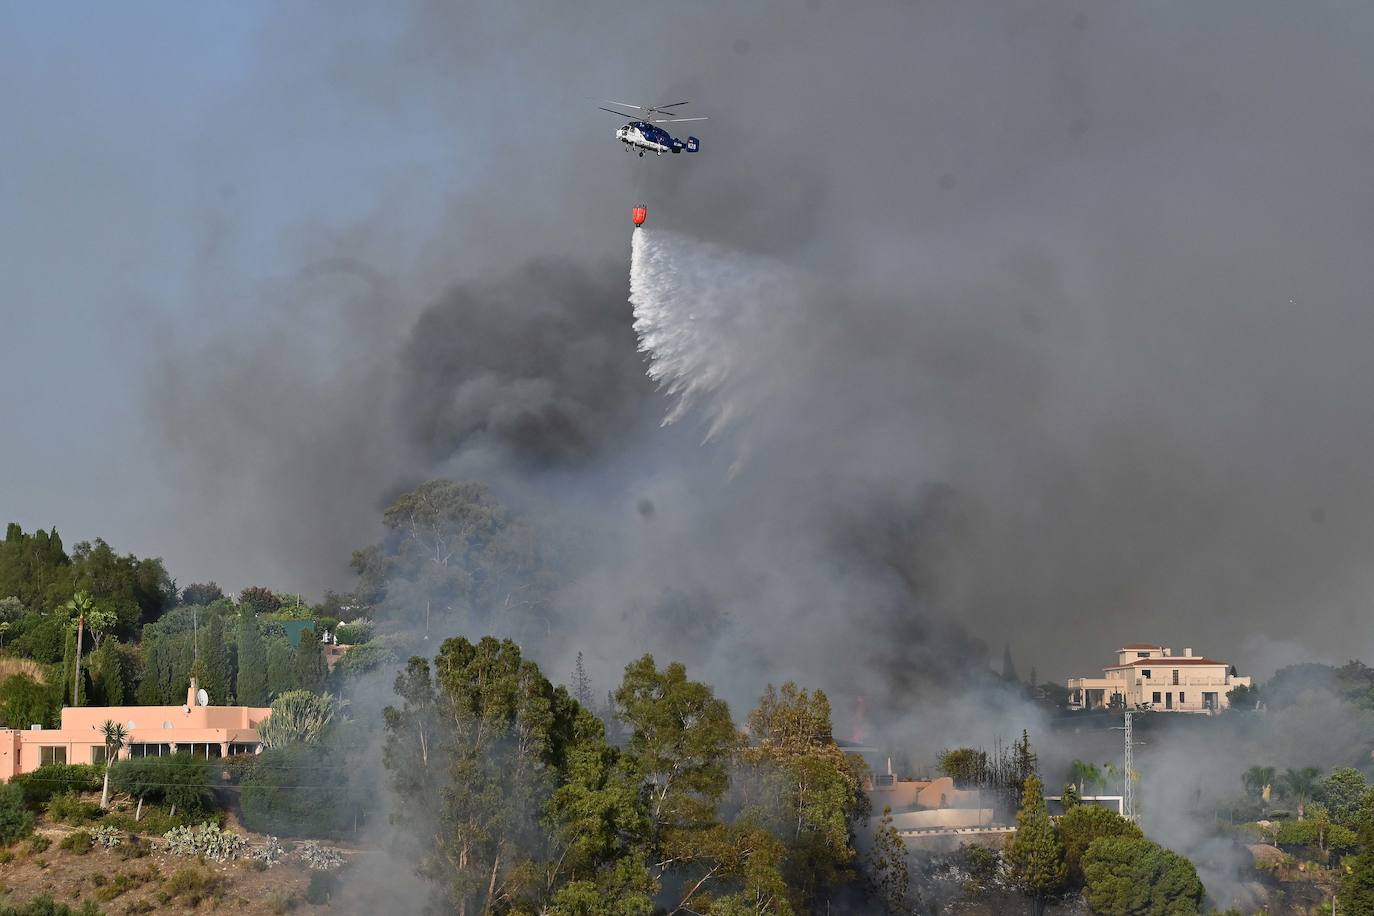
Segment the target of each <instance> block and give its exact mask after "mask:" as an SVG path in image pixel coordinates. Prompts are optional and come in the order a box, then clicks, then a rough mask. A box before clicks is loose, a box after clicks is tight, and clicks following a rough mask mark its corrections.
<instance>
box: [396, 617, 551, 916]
mask: <svg viewBox="0 0 1374 916" xmlns="http://www.w3.org/2000/svg"><path fill="white" fill-rule="evenodd" d="M397 693H398V694H399V695H400V697H401V698H402V700H403V705H402V706H400V707H389V708H388V709H387V710H386V723H387V744H386V754H385V760H386V766H387V769H388V770H389V771H390V773H391V776H392V784H393V786H394V787H395V790H396V793H397V798H398V805H399V808H398V811H397V816H398V817H400V818H402V819H404V820H405V821H406V822H409V823H413V824H416V825H423V826H422V827H421V829H420V833H421V835H422V836H423V837H424V841H423V854H422V859H423V861H422V865H421V870H422V872H423V873H424V874H426V875H428V876H429V877H431V878H432V879H433V880H434V882H435V884H436V887H437V888H438V889H439V891H440V893H441V896H442V898H443V899H444V901H445V905H446V907H447V908H448V909H449V910H451V911H460V912H470V913H477V912H485V911H488V910H489V908H491V907H493V906H498V908H500V909H505V908H506V906H499V901H511V900H513V899H519V898H521V897H524V896H527V895H529V894H530V893H532V888H531V887H530V885H529V883H528V882H529V881H530V880H531V875H532V874H535V873H537V872H538V871H539V866H538V863H539V862H540V861H542V860H543V852H544V846H543V844H544V841H545V834H544V831H543V830H541V829H540V828H539V820H540V813H541V811H542V810H543V808H544V804H545V802H546V801H547V799H548V797H549V796H550V794H551V793H552V792H553V791H554V789H556V787H557V785H556V784H557V782H558V777H559V773H558V772H557V769H558V765H559V764H560V763H561V762H562V761H563V760H564V759H565V755H566V753H567V746H566V745H567V740H568V736H569V735H571V734H574V733H575V728H574V718H575V709H576V706H575V704H574V703H573V702H572V701H571V699H570V698H568V696H567V694H566V692H563V691H561V690H559V691H555V690H554V689H553V687H552V686H551V685H550V684H549V682H548V681H547V680H546V679H545V678H544V677H543V675H542V674H541V673H540V671H539V669H538V667H537V666H536V665H535V664H534V663H533V662H530V661H527V660H526V659H524V658H522V657H521V655H520V650H519V648H518V647H517V646H516V645H515V644H514V643H512V642H510V641H509V640H507V641H504V642H498V641H497V640H495V639H491V638H490V637H488V638H486V639H483V640H481V642H479V643H477V644H475V645H474V644H473V643H470V642H468V641H467V640H465V639H448V640H445V641H444V643H443V645H442V646H441V647H440V650H439V654H438V656H437V657H436V658H435V660H434V665H433V675H432V676H431V668H430V665H429V664H428V663H427V662H426V661H425V660H424V659H421V658H412V659H411V660H410V662H409V664H408V665H407V668H406V671H405V672H404V673H403V674H402V675H401V677H400V678H398V679H397ZM507 906H508V904H507Z"/></svg>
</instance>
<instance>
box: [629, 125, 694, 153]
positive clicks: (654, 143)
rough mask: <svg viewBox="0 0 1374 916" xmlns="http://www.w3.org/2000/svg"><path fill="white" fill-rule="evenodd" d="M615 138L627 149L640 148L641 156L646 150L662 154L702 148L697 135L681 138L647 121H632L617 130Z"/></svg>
mask: <svg viewBox="0 0 1374 916" xmlns="http://www.w3.org/2000/svg"><path fill="white" fill-rule="evenodd" d="M615 138H616V139H617V140H619V141H620V142H621V143H624V144H625V147H626V149H629V150H639V155H641V156H643V155H644V154H645V153H646V152H648V153H653V154H655V155H657V156H662V155H663V154H664V153H680V152H682V151H684V150H686V151H687V152H689V153H695V152H696V151H697V150H699V149H701V141H700V140H698V139H697V138H696V137H688V138H687V139H686V140H679V139H678V138H677V137H674V136H673V135H672V134H670V133H668V132H667V131H666V130H664V129H663V128H661V127H655V126H654V125H652V124H649V123H647V122H645V121H631V122H630V123H628V124H626V125H625V126H624V127H622V128H620V129H619V130H617V131H616V132H615Z"/></svg>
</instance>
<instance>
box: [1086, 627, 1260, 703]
mask: <svg viewBox="0 0 1374 916" xmlns="http://www.w3.org/2000/svg"><path fill="white" fill-rule="evenodd" d="M1241 686H1245V687H1248V686H1250V678H1248V677H1239V676H1237V675H1236V674H1235V669H1234V668H1233V667H1232V666H1231V665H1230V664H1228V663H1226V662H1219V661H1217V660H1216V659H1213V658H1205V657H1203V656H1200V655H1194V654H1193V650H1192V649H1184V650H1183V654H1182V655H1174V653H1173V650H1172V649H1170V648H1169V647H1168V646H1155V645H1150V644H1148V643H1131V644H1130V645H1128V646H1122V647H1121V648H1120V649H1117V650H1116V664H1115V665H1109V666H1107V667H1106V668H1103V669H1102V677H1072V678H1069V708H1070V709H1110V708H1111V707H1112V706H1113V705H1119V706H1121V707H1122V708H1125V709H1135V708H1137V707H1141V706H1148V707H1149V708H1150V709H1153V710H1156V711H1159V712H1202V713H1213V712H1220V711H1221V710H1223V709H1225V708H1226V707H1227V706H1228V705H1229V704H1228V703H1227V700H1226V692H1227V691H1228V690H1231V689H1232V688H1234V687H1241ZM1118 696H1119V697H1120V698H1121V699H1119V700H1114V699H1113V698H1114V697H1118Z"/></svg>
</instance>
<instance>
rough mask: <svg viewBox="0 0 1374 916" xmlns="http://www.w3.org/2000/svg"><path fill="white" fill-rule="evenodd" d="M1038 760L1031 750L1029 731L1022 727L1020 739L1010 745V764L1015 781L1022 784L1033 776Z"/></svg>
mask: <svg viewBox="0 0 1374 916" xmlns="http://www.w3.org/2000/svg"><path fill="white" fill-rule="evenodd" d="M1039 762H1040V758H1039V757H1037V756H1036V754H1035V751H1033V750H1031V743H1030V732H1028V731H1026V730H1025V729H1022V730H1021V740H1020V741H1018V742H1016V743H1015V744H1013V745H1012V764H1013V767H1014V768H1015V769H1014V772H1015V774H1016V781H1017V782H1018V783H1021V784H1024V783H1025V781H1026V780H1027V779H1029V778H1030V777H1031V776H1034V775H1035V769H1036V766H1037V765H1038V764H1039Z"/></svg>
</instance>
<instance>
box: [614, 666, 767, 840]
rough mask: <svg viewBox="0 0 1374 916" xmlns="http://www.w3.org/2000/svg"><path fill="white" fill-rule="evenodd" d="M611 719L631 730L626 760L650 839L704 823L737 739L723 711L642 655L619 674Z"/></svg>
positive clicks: (707, 694)
mask: <svg viewBox="0 0 1374 916" xmlns="http://www.w3.org/2000/svg"><path fill="white" fill-rule="evenodd" d="M615 702H616V708H617V715H618V717H619V718H620V720H621V721H623V722H624V723H625V724H626V725H627V726H628V727H629V728H630V730H631V735H630V741H629V746H628V747H627V748H626V758H627V760H628V761H629V764H630V766H631V767H633V768H634V770H635V772H636V773H637V774H638V776H639V779H640V780H641V782H642V784H643V786H644V790H645V792H646V793H647V794H648V798H649V811H650V816H651V817H652V818H653V822H654V826H655V830H656V832H662V831H672V830H677V829H688V828H692V827H695V826H700V825H703V824H710V823H711V822H713V821H714V819H715V808H716V803H717V802H718V801H719V800H720V797H721V795H723V794H724V792H725V789H726V786H727V785H728V784H729V775H728V764H729V761H730V757H731V755H732V754H733V752H734V750H735V749H736V748H737V747H738V746H739V743H740V738H739V735H738V733H737V732H736V731H735V726H734V723H733V722H731V720H730V708H729V707H728V706H727V705H726V704H725V701H723V700H719V699H717V698H716V696H715V694H714V693H713V692H712V690H711V688H710V687H708V686H706V685H705V684H702V683H700V682H698V681H692V680H688V679H687V669H686V668H684V667H683V666H682V665H681V664H680V663H678V662H673V663H672V664H669V665H668V666H667V667H665V668H664V669H663V670H662V671H660V670H659V669H658V666H657V665H655V664H654V659H653V656H651V655H645V656H644V657H643V658H641V659H640V660H639V661H636V662H632V663H631V664H629V665H627V666H626V668H625V678H624V680H623V681H622V683H621V686H620V689H619V690H617V691H616V692H615Z"/></svg>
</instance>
